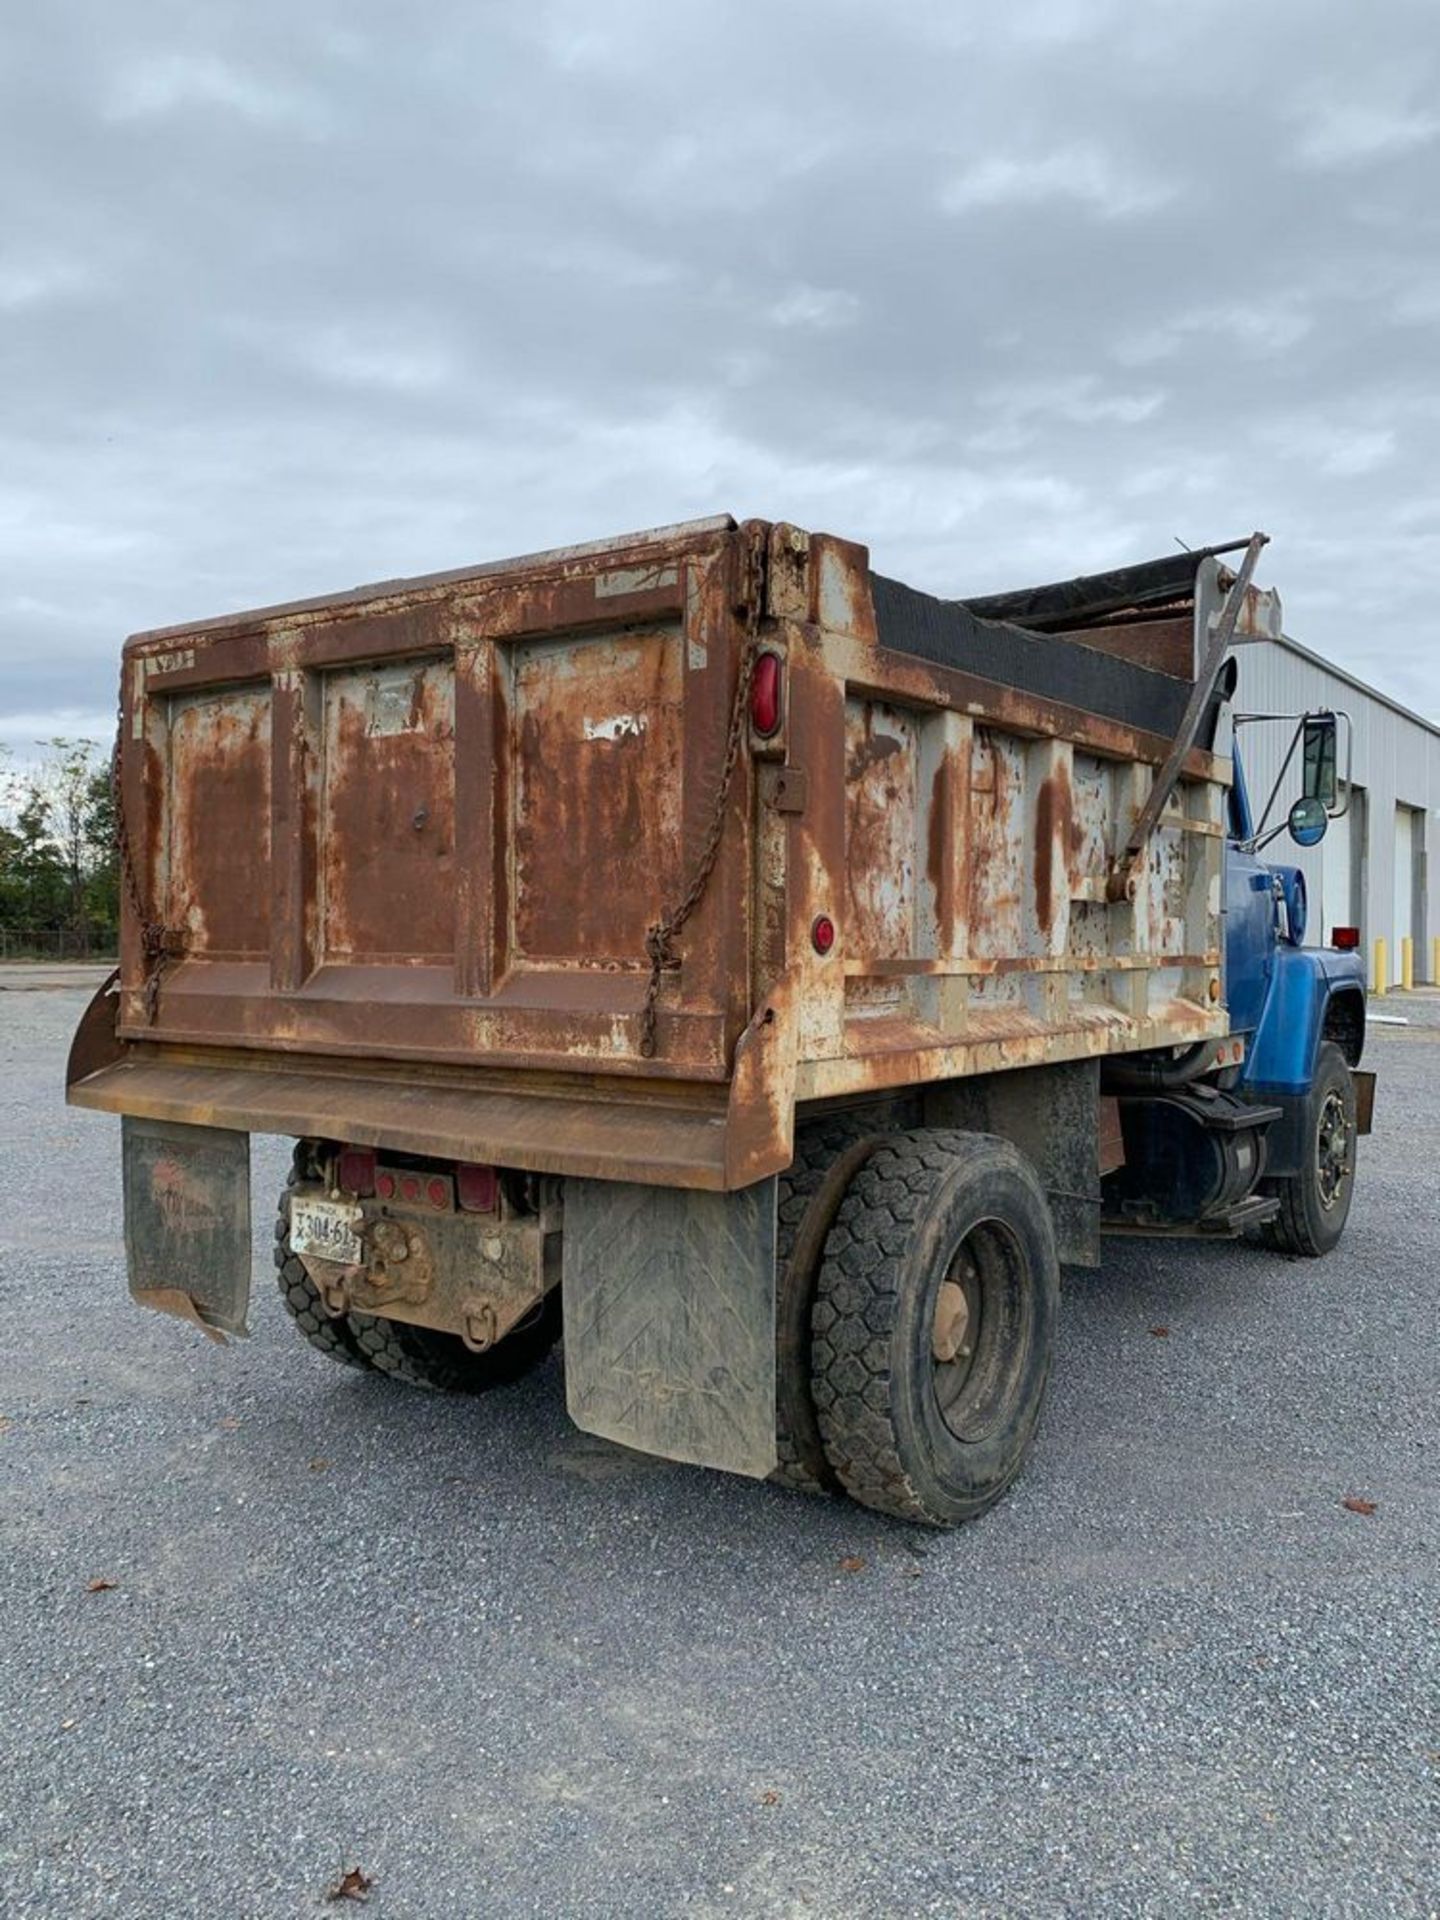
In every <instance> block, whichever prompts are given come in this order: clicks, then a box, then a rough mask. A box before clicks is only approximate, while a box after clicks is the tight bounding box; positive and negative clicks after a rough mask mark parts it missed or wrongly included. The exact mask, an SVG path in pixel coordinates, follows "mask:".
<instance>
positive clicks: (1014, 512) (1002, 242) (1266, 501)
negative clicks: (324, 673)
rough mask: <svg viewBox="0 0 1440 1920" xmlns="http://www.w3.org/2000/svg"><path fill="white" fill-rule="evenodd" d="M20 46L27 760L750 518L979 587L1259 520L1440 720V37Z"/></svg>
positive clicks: (517, 20) (998, 23)
mask: <svg viewBox="0 0 1440 1920" xmlns="http://www.w3.org/2000/svg"><path fill="white" fill-rule="evenodd" d="M993 13H994V17H986V16H985V15H983V14H982V13H981V12H980V11H979V10H978V9H971V8H956V7H954V6H950V5H942V4H934V5H914V6H909V7H906V8H891V7H885V6H881V5H880V4H879V0H872V3H870V4H864V5H862V4H858V3H857V0H776V4H772V5H765V6H760V5H753V4H750V5H741V6H737V7H733V8H728V9H724V10H722V11H719V12H717V11H716V10H714V9H702V8H700V7H696V6H686V5H680V6H676V5H674V4H673V0H672V4H670V5H668V6H661V5H659V4H648V3H646V0H630V3H629V4H620V3H619V0H617V3H616V4H614V5H610V6H607V7H605V8H603V9H601V8H595V7H594V6H592V5H584V6H582V5H580V4H578V0H565V3H564V4H560V3H558V0H552V3H551V4H548V5H537V6H532V7H528V8H525V9H520V8H515V7H510V6H504V5H499V4H492V5H488V6H487V5H479V4H468V5H460V4H452V5H444V4H437V5H436V6H435V7H432V8H428V9H425V10H423V12H420V13H417V14H413V15H410V16H402V15H401V14H399V13H398V12H396V11H395V10H394V9H392V8H388V7H382V6H380V5H378V4H373V3H371V0H358V3H357V0H311V3H310V4H307V5H306V6H305V7H304V8H295V7H293V6H286V7H283V8H282V7H281V6H279V5H278V4H276V0H252V3H251V4H248V5H244V6H240V5H219V4H212V5H208V6H206V7H203V8H196V7H194V6H191V5H188V4H187V5H183V6H182V5H180V4H155V5H151V6H149V7H147V8H144V9H133V8H114V7H107V6H104V5H101V4H99V0H93V3H92V4H80V3H79V0H71V4H64V3H63V0H61V3H59V4H56V5H54V6H49V7H45V8H31V9H10V10H8V11H7V17H6V21H5V24H4V25H3V27H0V142H3V147H4V166H3V169H0V202H3V205H0V215H3V218H0V352H3V368H0V373H3V378H0V394H3V398H0V456H3V458H0V738H9V739H12V740H17V741H22V742H23V741H24V740H26V739H28V738H30V737H31V736H32V733H33V731H34V730H36V729H39V730H41V731H50V730H53V727H54V726H55V725H58V724H63V725H65V726H67V727H69V728H70V729H71V730H74V729H75V727H76V726H77V725H81V724H83V725H84V726H86V727H100V726H103V725H104V724H105V720H104V716H105V714H106V712H107V710H108V708H109V706H110V702H111V698H112V688H113V685H114V677H115V667H116V661H117V653H118V646H119V642H120V639H121V637H122V636H123V634H124V633H125V632H126V631H128V630H130V629H132V628H134V627H137V626H142V625H151V624H157V623H160V622H163V621H169V620H179V619H183V618H186V617H189V616H197V615H203V614H207V613H213V612H217V611H221V610H223V609H226V608H229V607H232V606H237V605H244V604H247V603H253V602H256V601H263V600H270V599H275V598H280V597H283V596H286V595H289V594H297V593H305V592H313V591H319V590H324V589H326V588H329V587H334V586H342V585H346V584H350V583H353V582H354V581H357V580H361V579H367V578H377V577H384V576H387V575H392V574H396V573H404V572H418V571H423V570H426V569H428V568H431V567H436V566H447V565H455V564H459V563H461V562H463V561H465V560H468V559H483V558H488V557H494V556H496V555H499V554H502V553H505V552H512V551H521V550H524V549H527V548H530V547H534V546H542V545H549V544H552V543H555V542H559V541H563V540H569V539H574V538H584V537H587V536H590V535H594V534H598V533H602V532H609V531H617V530H620V529H622V528H624V527H627V526H633V525H644V524H647V523H650V522H654V521H662V520H671V519H676V518H679V517H683V516H685V515H688V514H692V513H703V512H709V511H712V510H715V509H717V508H723V507H728V508H731V509H732V510H735V511H738V512H741V513H763V514H774V515H784V516H787V517H791V518H794V519H797V520H800V521H802V522H806V523H809V524H812V525H817V526H825V527H829V528H832V529H834V530H836V531H839V532H842V533H846V534H849V535H852V536H854V537H856V538H861V539H865V540H867V541H868V542H869V543H870V545H871V548H872V551H873V552H874V555H875V559H876V563H877V564H878V565H880V566H881V567H883V568H885V569H886V570H888V571H891V572H894V573H899V574H901V575H903V576H905V577H907V578H909V579H912V580H914V581H916V582H917V583H918V584H923V585H926V586H929V587H931V588H933V589H935V590H937V591H941V592H963V591H974V592H983V591H986V590H989V589H992V588H997V587H1002V586H1006V585H1013V584H1016V583H1018V582H1022V581H1025V580H1029V579H1036V578H1041V577H1046V576H1050V575H1053V574H1060V573H1068V572H1073V571H1076V570H1078V569H1081V568H1085V567H1092V566H1093V567H1100V566H1105V565H1109V564H1114V563H1116V562H1118V561H1121V560H1123V559H1126V558H1134V557H1138V556H1144V555H1147V554H1149V553H1152V552H1161V551H1164V550H1166V549H1167V548H1169V547H1170V546H1171V544H1172V542H1173V540H1174V538H1175V537H1176V536H1179V537H1181V538H1183V539H1185V540H1186V541H1188V542H1191V543H1200V542H1203V541H1207V540H1211V539H1216V538H1223V537H1228V536H1232V535H1235V534H1237V533H1242V532H1245V531H1248V530H1249V528H1250V527H1251V526H1254V525H1257V524H1258V525H1263V526H1265V527H1266V528H1267V529H1268V530H1269V531H1270V532H1271V533H1272V534H1273V535H1274V536H1275V546H1274V548H1273V549H1272V556H1271V558H1270V561H1269V572H1270V575H1271V577H1272V578H1273V579H1274V581H1275V582H1276V583H1277V584H1278V585H1279V586H1280V587H1281V590H1282V592H1283V594H1284V597H1285V601H1286V607H1287V612H1288V616H1289V625H1290V627H1291V630H1292V631H1293V632H1294V633H1295V634H1296V636H1297V637H1298V638H1300V639H1303V640H1304V641H1306V642H1307V643H1308V644H1310V645H1312V646H1314V647H1316V648H1318V649H1320V650H1321V651H1323V652H1327V653H1329V654H1331V655H1333V656H1334V657H1335V658H1337V659H1339V660H1341V661H1342V662H1344V663H1345V664H1347V665H1348V666H1350V667H1351V668H1352V669H1354V670H1355V671H1358V672H1360V673H1362V674H1364V675H1366V676H1367V677H1370V678H1372V679H1374V680H1376V681H1377V682H1378V683H1379V684H1380V685H1382V686H1384V687H1385V688H1387V689H1388V690H1390V691H1391V692H1393V693H1394V694H1395V695H1397V696H1398V697H1400V698H1401V699H1404V700H1406V701H1408V702H1409V703H1411V704H1412V705H1414V706H1416V707H1418V708H1420V709H1421V710H1423V711H1427V712H1430V713H1440V670H1437V668H1436V666H1435V665H1434V664H1433V658H1434V649H1433V644H1432V636H1433V632H1434V624H1433V623H1434V613H1433V609H1434V608H1435V607H1436V606H1437V605H1440V472H1437V462H1436V460H1435V457H1434V454H1435V448H1436V446H1437V443H1440V385H1437V378H1436V375H1437V369H1440V351H1437V347H1440V339H1437V335H1440V111H1437V109H1436V108H1435V106H1434V104H1433V103H1434V102H1435V101H1436V100H1437V99H1440V15H1437V13H1436V11H1435V9H1434V6H1433V4H1432V0H1377V4H1376V5H1375V6H1373V7H1371V8H1369V9H1367V10H1366V11H1365V12H1364V13H1363V14H1362V13H1360V12H1359V11H1357V10H1356V9H1355V8H1353V7H1352V6H1350V5H1347V4H1343V0H1272V4H1270V5H1268V6H1266V7H1265V8H1260V9H1257V8H1253V7H1249V6H1245V7H1242V6H1241V5H1240V4H1239V3H1238V0H1208V4H1202V3H1201V0H1197V4H1195V5H1193V6H1190V7H1187V8H1185V9H1183V10H1182V9H1180V8H1172V7H1151V8H1145V9H1137V8H1133V7H1122V6H1120V5H1118V4H1108V3H1107V0H1032V3H1031V4H1019V5H1015V4H1012V5H1011V6H1010V7H1009V8H1008V9H1006V10H1004V12H1003V15H1002V13H1001V10H999V9H996V10H993Z"/></svg>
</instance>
